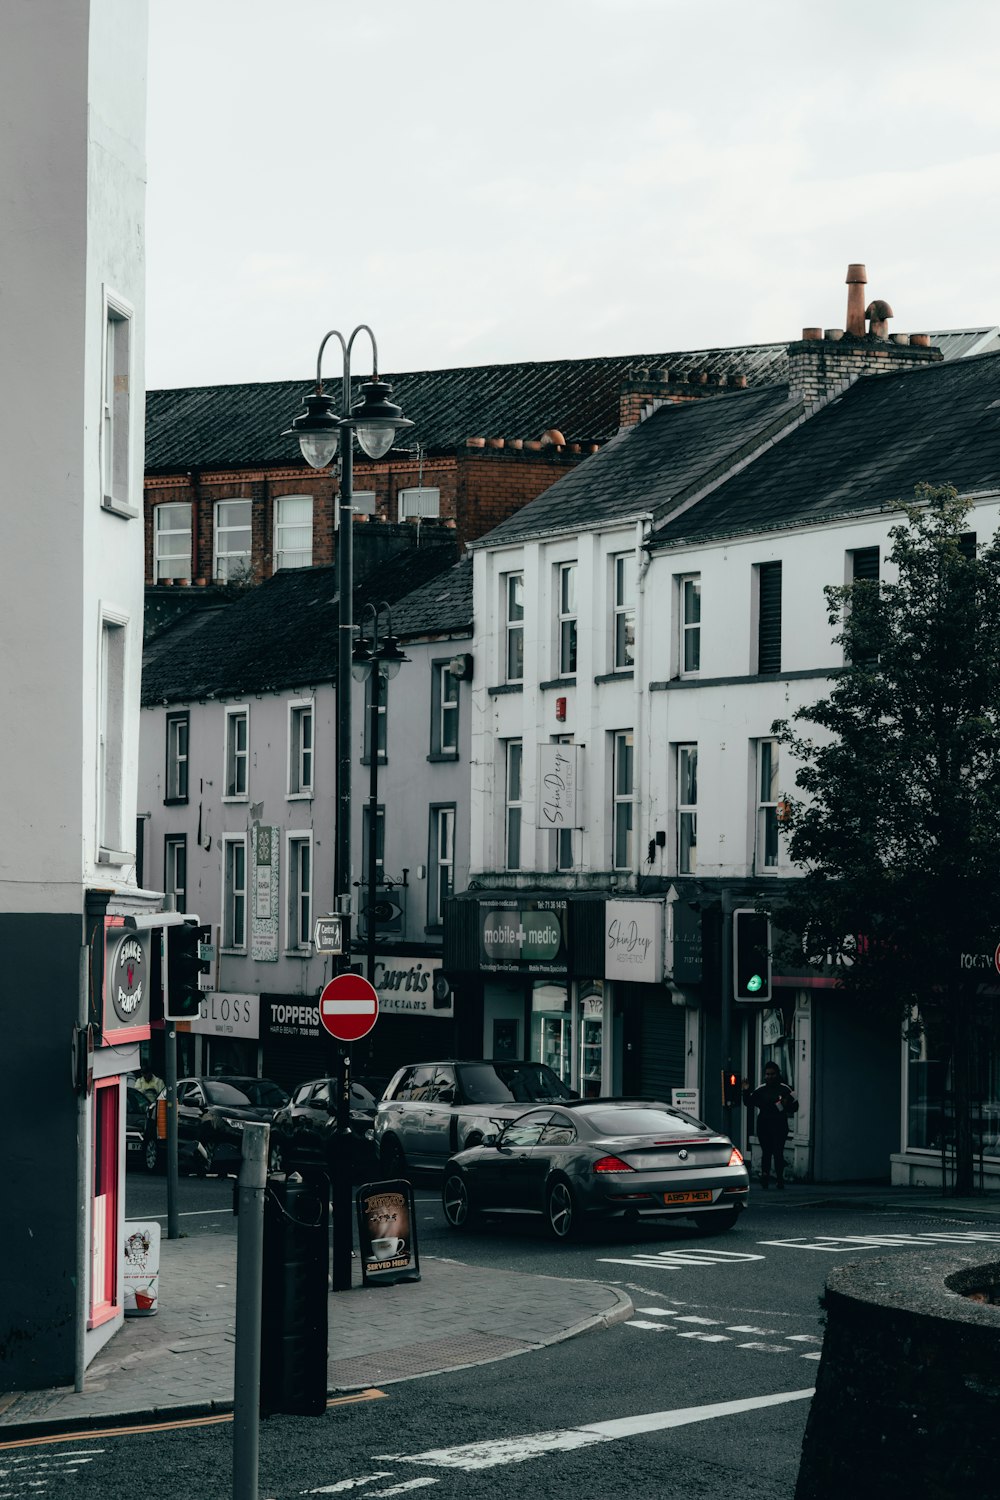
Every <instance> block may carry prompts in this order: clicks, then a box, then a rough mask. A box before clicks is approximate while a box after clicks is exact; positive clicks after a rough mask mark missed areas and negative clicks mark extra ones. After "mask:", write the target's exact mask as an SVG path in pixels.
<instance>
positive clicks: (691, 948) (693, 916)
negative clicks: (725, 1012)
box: [670, 901, 702, 984]
mask: <svg viewBox="0 0 1000 1500" xmlns="http://www.w3.org/2000/svg"><path fill="white" fill-rule="evenodd" d="M670 910H671V913H672V915H673V924H674V942H673V949H674V961H673V972H672V977H673V981H674V983H675V984H701V977H702V960H701V912H700V911H699V910H698V908H697V907H695V906H692V905H691V903H690V902H689V901H674V902H672V903H671V907H670Z"/></svg>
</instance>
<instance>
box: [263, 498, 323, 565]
mask: <svg viewBox="0 0 1000 1500" xmlns="http://www.w3.org/2000/svg"><path fill="white" fill-rule="evenodd" d="M289 500H301V501H307V502H308V505H309V522H308V524H309V546H308V548H305V547H282V546H281V545H280V541H281V533H282V532H284V531H291V530H293V529H295V528H297V527H302V526H305V524H306V523H305V522H304V521H284V520H282V519H281V514H282V510H283V508H284V507H285V506H286V504H287V502H288V501H289ZM315 510H316V507H315V505H314V503H313V496H312V495H306V494H296V495H275V497H274V510H273V513H272V542H273V545H272V548H271V566H272V571H273V572H275V573H280V572H283V571H285V570H286V569H287V570H291V569H293V568H311V567H312V564H313V544H314V541H315V522H316V514H315ZM307 551H308V557H305V553H306V552H307ZM299 555H302V556H303V559H304V560H303V561H302V562H284V561H282V559H283V558H285V557H286V556H287V557H291V556H299Z"/></svg>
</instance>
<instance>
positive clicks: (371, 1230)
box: [364, 1193, 410, 1261]
mask: <svg viewBox="0 0 1000 1500" xmlns="http://www.w3.org/2000/svg"><path fill="white" fill-rule="evenodd" d="M364 1217H365V1228H366V1230H367V1231H368V1244H369V1247H370V1249H369V1259H371V1260H378V1261H381V1260H391V1259H392V1258H393V1257H394V1256H396V1255H403V1254H404V1253H405V1251H406V1242H407V1238H408V1236H409V1232H410V1216H409V1212H408V1209H407V1204H406V1200H405V1198H404V1197H403V1196H402V1194H398V1193H383V1194H379V1195H378V1196H374V1197H372V1198H370V1199H369V1200H368V1202H367V1204H366V1205H365V1216H364Z"/></svg>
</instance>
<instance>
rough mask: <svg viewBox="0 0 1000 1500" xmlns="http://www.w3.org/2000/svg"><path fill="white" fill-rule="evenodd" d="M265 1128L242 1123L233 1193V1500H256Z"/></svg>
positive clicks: (258, 1444)
mask: <svg viewBox="0 0 1000 1500" xmlns="http://www.w3.org/2000/svg"><path fill="white" fill-rule="evenodd" d="M270 1133H271V1127H270V1126H269V1125H264V1124H260V1123H258V1122H256V1121H249V1120H248V1121H247V1123H246V1126H245V1127H244V1130H243V1159H242V1161H241V1162H240V1176H239V1183H238V1187H237V1192H238V1194H239V1223H238V1234H237V1240H236V1369H235V1374H234V1381H233V1500H257V1469H258V1454H259V1448H260V1301H261V1288H262V1284H263V1267H264V1194H265V1191H266V1188H267V1148H268V1138H269V1136H270Z"/></svg>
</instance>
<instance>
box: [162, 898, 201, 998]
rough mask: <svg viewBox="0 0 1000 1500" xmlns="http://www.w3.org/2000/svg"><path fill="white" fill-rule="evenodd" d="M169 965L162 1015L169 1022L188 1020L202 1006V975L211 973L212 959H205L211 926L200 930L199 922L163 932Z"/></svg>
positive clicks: (183, 923)
mask: <svg viewBox="0 0 1000 1500" xmlns="http://www.w3.org/2000/svg"><path fill="white" fill-rule="evenodd" d="M164 932H165V936H166V945H167V962H166V974H165V976H164V977H165V984H164V990H163V1014H164V1016H165V1017H166V1019H167V1020H168V1021H189V1020H190V1019H191V1017H192V1016H196V1015H197V1014H198V1009H199V1006H200V1005H201V994H202V991H201V986H200V985H199V983H198V981H199V978H200V977H201V975H202V974H208V973H209V972H210V970H211V958H210V956H209V955H207V954H206V955H205V956H202V953H203V948H206V947H207V946H208V945H209V940H210V939H211V936H212V929H211V927H199V926H198V923H197V919H195V920H194V921H193V922H190V921H185V922H181V923H178V924H177V925H175V926H171V927H167V928H165V929H164Z"/></svg>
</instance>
